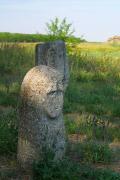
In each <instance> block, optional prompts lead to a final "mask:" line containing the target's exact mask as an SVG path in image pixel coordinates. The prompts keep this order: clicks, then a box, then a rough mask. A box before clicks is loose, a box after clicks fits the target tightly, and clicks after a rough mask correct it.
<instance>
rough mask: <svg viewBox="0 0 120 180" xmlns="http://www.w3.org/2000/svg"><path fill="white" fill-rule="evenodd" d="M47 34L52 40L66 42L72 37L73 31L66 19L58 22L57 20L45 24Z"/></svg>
mask: <svg viewBox="0 0 120 180" xmlns="http://www.w3.org/2000/svg"><path fill="white" fill-rule="evenodd" d="M46 26H47V32H48V34H49V35H50V36H52V37H53V39H62V40H66V38H69V37H71V36H72V35H73V33H74V30H73V29H72V27H71V26H72V24H71V23H68V22H67V20H66V18H64V19H63V20H62V21H60V19H59V18H57V17H56V18H55V19H54V20H51V21H50V23H46Z"/></svg>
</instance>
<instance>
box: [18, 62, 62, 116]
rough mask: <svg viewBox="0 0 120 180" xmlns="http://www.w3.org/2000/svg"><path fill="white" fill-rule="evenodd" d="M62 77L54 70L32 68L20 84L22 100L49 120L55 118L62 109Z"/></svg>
mask: <svg viewBox="0 0 120 180" xmlns="http://www.w3.org/2000/svg"><path fill="white" fill-rule="evenodd" d="M63 78H64V77H63V75H62V74H61V73H60V72H58V71H57V70H55V69H54V68H51V67H48V66H44V65H40V66H36V67H34V68H32V69H31V70H30V71H29V72H28V73H27V74H26V76H25V78H24V80H23V83H22V89H21V90H22V91H21V96H22V100H23V101H24V102H25V103H27V105H28V106H31V107H33V108H34V107H35V108H36V109H38V110H39V109H41V112H42V113H45V114H46V115H47V116H49V118H51V119H54V118H57V117H58V116H59V115H60V114H61V113H62V109H63V94H64V93H63V92H64V85H63Z"/></svg>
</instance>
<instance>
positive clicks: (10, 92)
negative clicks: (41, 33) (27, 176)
mask: <svg viewBox="0 0 120 180" xmlns="http://www.w3.org/2000/svg"><path fill="white" fill-rule="evenodd" d="M35 45H36V44H34V43H33V44H27V43H23V44H18V43H16V44H14V43H1V44H0V154H1V155H6V154H8V155H12V154H15V153H16V151H17V133H18V132H17V131H18V130H17V123H18V118H19V114H18V109H19V104H20V85H21V82H22V80H23V78H24V76H25V74H26V73H27V71H28V70H29V69H30V68H32V67H34V64H35V53H34V52H35ZM67 54H68V59H69V66H70V81H69V85H68V88H67V90H66V92H65V100H64V117H65V118H64V119H65V127H66V132H67V135H68V136H69V135H72V134H77V135H82V136H85V137H86V139H85V142H79V143H78V144H77V145H75V144H74V148H73V150H74V152H75V153H77V155H78V156H79V155H80V156H81V155H82V161H83V162H92V163H96V162H109V160H111V158H114V157H113V154H112V151H111V149H110V148H109V143H112V142H117V143H120V130H119V127H120V46H117V45H116V46H115V45H109V44H102V43H101V44H100V43H99V44H98V43H95V44H90V43H82V44H79V45H76V44H73V45H69V44H68V45H67ZM101 142H102V143H101ZM103 142H104V143H103ZM64 165H65V166H64ZM73 167H76V169H75V168H73ZM73 169H74V170H73ZM62 172H64V173H62ZM35 173H36V174H37V177H40V176H41V173H42V176H43V179H45V178H44V176H45V177H46V176H47V177H46V179H47V178H48V179H50V178H53V177H57V178H58V176H59V177H60V178H61V179H63V180H64V179H65V180H67V179H70V178H71V177H72V179H73V180H74V179H75V180H76V179H79V178H81V179H83V180H87V179H89V180H90V179H91V180H93V179H95V180H97V179H98V180H102V179H105V180H112V179H113V180H114V179H115V180H116V179H118V180H119V179H120V176H119V175H117V174H115V173H114V172H110V171H106V170H105V171H104V170H103V171H100V170H94V169H90V168H87V167H86V166H84V167H82V166H80V165H77V164H76V163H75V164H74V163H73V162H70V166H69V163H68V160H67V161H66V160H65V161H64V163H63V162H61V164H57V165H55V164H54V163H53V164H52V165H51V164H49V163H48V164H44V163H43V164H37V165H36V167H35ZM58 179H59V178H58Z"/></svg>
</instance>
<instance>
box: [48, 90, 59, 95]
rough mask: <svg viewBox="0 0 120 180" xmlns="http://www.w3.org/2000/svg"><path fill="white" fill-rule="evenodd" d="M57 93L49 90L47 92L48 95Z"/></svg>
mask: <svg viewBox="0 0 120 180" xmlns="http://www.w3.org/2000/svg"><path fill="white" fill-rule="evenodd" d="M56 93H57V91H50V92H49V93H48V95H55V94H56Z"/></svg>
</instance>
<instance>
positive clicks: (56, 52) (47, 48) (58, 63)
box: [35, 40, 69, 87]
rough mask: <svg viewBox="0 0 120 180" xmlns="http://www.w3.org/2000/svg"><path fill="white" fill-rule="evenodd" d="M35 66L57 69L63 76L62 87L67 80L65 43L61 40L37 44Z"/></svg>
mask: <svg viewBox="0 0 120 180" xmlns="http://www.w3.org/2000/svg"><path fill="white" fill-rule="evenodd" d="M35 64H36V66H38V65H46V66H50V67H53V68H55V69H57V70H58V71H59V72H60V73H62V74H63V75H64V79H63V82H64V86H65V87H66V86H67V84H68V80H69V68H68V60H67V57H66V48H65V43H64V42H63V41H61V40H58V41H53V42H47V43H44V44H38V45H37V46H36V62H35Z"/></svg>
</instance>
